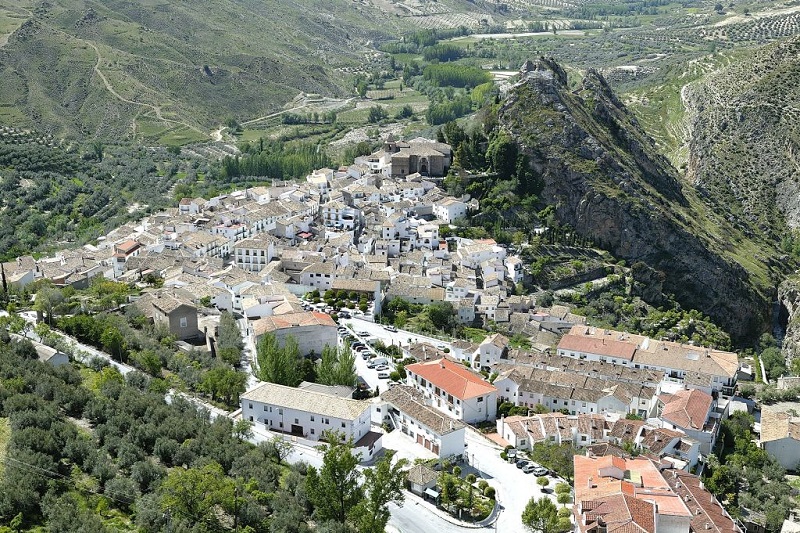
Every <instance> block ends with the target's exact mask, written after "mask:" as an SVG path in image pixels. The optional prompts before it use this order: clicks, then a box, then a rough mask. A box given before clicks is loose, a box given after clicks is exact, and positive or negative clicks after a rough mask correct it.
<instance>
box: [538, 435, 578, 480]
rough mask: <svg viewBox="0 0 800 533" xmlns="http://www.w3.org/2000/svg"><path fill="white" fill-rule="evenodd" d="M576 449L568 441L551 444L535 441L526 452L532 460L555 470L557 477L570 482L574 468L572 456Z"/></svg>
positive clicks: (576, 451)
mask: <svg viewBox="0 0 800 533" xmlns="http://www.w3.org/2000/svg"><path fill="white" fill-rule="evenodd" d="M576 453H579V451H578V450H576V449H575V448H573V447H572V445H571V444H569V443H564V444H552V443H548V442H537V443H535V444H534V445H533V446H532V447H531V450H530V451H529V452H528V456H529V457H530V458H531V460H532V461H534V462H535V463H538V464H540V465H542V466H543V467H545V468H547V469H548V470H551V471H553V472H555V473H556V474H557V475H558V476H559V477H561V478H563V479H566V480H567V481H569V482H572V478H573V476H574V475H575V468H574V465H573V460H572V458H573V457H574V456H575V454H576Z"/></svg>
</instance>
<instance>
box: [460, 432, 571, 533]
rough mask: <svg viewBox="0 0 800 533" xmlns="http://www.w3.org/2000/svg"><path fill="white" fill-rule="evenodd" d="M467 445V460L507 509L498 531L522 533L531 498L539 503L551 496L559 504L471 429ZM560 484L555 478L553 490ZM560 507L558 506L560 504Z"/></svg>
mask: <svg viewBox="0 0 800 533" xmlns="http://www.w3.org/2000/svg"><path fill="white" fill-rule="evenodd" d="M465 437H466V442H467V452H466V455H467V459H468V461H469V463H470V465H471V466H472V467H474V468H475V469H476V470H477V471H478V472H477V473H476V475H480V476H481V477H483V478H484V479H486V481H487V482H488V483H489V484H490V485H491V486H493V487H494V488H495V490H496V491H497V501H498V502H499V503H500V504H501V505H502V506H503V512H502V513H501V514H500V517H499V518H498V520H497V531H503V532H505V531H508V532H518V531H519V532H521V531H525V529H524V527H523V526H522V511H524V510H525V506H526V505H527V504H528V500H530V499H531V497H536V499H539V498H541V497H542V496H547V497H548V498H550V499H551V500H553V503H556V504H557V502H556V496H555V494H548V495H545V494H544V493H542V490H541V487H540V486H539V485H537V484H536V477H535V476H534V475H533V474H526V473H524V472H523V471H522V470H520V469H518V468H516V466H515V465H514V464H512V463H508V462H506V461H503V459H501V458H500V452H501V448H500V447H499V446H498V445H496V444H494V443H492V442H490V441H489V440H487V439H486V438H485V437H483V436H482V435H479V434H478V433H477V432H475V431H474V430H471V429H468V430H467V431H466V433H465ZM558 481H559V480H557V479H555V478H553V477H551V482H550V485H549V486H548V487H549V488H551V489H553V488H555V484H556V483H557V482H558ZM557 505H558V504H557ZM559 507H560V506H559Z"/></svg>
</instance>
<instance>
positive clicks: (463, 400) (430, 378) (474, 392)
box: [405, 359, 497, 423]
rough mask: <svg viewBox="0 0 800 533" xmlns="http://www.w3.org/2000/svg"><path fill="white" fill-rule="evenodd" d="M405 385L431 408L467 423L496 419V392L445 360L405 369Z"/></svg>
mask: <svg viewBox="0 0 800 533" xmlns="http://www.w3.org/2000/svg"><path fill="white" fill-rule="evenodd" d="M405 368H406V373H407V378H406V379H407V383H408V385H410V386H412V387H414V388H415V389H417V390H419V391H420V392H422V394H423V395H424V397H425V399H426V401H430V404H431V407H433V408H435V409H438V410H439V411H441V412H443V413H445V414H447V415H449V416H452V417H453V418H457V419H459V420H463V421H465V422H468V423H474V422H483V421H485V420H494V419H495V418H496V417H497V389H496V388H495V387H494V385H492V384H491V383H489V382H488V381H486V380H484V379H483V377H481V375H480V374H476V373H474V372H472V371H471V370H469V369H468V368H465V367H464V366H463V365H461V364H458V363H454V362H453V361H449V360H447V359H437V360H435V361H424V362H421V363H415V364H413V365H408V366H407V367H405Z"/></svg>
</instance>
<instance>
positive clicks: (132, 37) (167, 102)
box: [0, 0, 477, 140]
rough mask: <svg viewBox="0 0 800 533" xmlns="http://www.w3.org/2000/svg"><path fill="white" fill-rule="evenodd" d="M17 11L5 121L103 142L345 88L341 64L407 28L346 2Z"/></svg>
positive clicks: (1, 96)
mask: <svg viewBox="0 0 800 533" xmlns="http://www.w3.org/2000/svg"><path fill="white" fill-rule="evenodd" d="M451 4H453V5H454V6H453V9H456V10H458V9H461V10H462V11H467V10H470V9H471V10H473V11H477V8H475V7H471V6H472V4H470V3H468V2H466V1H463V0H448V1H446V2H443V5H451ZM462 4H463V5H462ZM10 9H12V8H0V14H2V11H3V10H10ZM13 11H14V13H13V15H14V17H15V19H14V20H16V21H17V23H18V24H19V25H18V27H17V29H16V30H15V31H14V32H13V33H11V35H9V36H8V42H7V44H5V46H3V47H2V48H0V76H2V78H3V84H2V86H1V87H0V120H1V121H4V122H7V123H13V125H16V126H20V127H27V128H37V129H38V130H40V131H42V130H45V131H48V132H51V133H55V134H72V135H74V136H97V137H100V138H108V139H110V138H115V139H117V138H120V137H123V138H125V137H131V136H133V135H136V136H138V137H143V138H146V139H148V140H154V139H158V138H160V137H162V136H164V135H175V136H181V135H183V136H186V137H187V138H189V139H191V138H207V135H208V131H209V130H210V129H211V128H212V127H213V126H214V125H216V124H219V123H220V122H222V121H223V120H225V119H226V118H227V117H235V118H237V119H242V118H252V117H254V116H259V115H263V114H267V113H268V112H271V111H275V110H276V109H280V107H281V106H282V105H283V104H285V103H286V102H287V101H289V100H291V99H292V98H293V97H294V96H296V95H297V93H299V92H308V93H323V94H327V95H342V94H345V92H351V91H350V88H349V87H347V86H346V85H347V84H348V83H349V79H348V78H349V76H348V75H347V74H346V73H345V72H343V70H342V69H344V68H345V67H347V68H348V69H356V68H361V67H367V68H369V67H370V61H371V60H372V59H371V58H372V56H371V55H367V52H368V51H369V49H370V48H369V43H370V42H371V41H372V40H374V39H376V38H381V37H386V36H388V35H391V34H395V33H397V32H398V31H399V29H400V28H404V27H405V28H411V27H412V24H413V20H412V18H408V17H399V16H391V15H390V14H388V13H385V12H384V11H383V10H382V8H381V7H380V6H379V5H377V4H373V3H370V2H352V1H350V0H293V1H291V2H266V1H262V0H210V1H209V0H183V1H180V2H175V1H169V2H168V1H163V0H142V1H137V2H129V1H123V0H102V1H100V0H49V1H46V2H38V1H36V2H34V1H33V0H21V1H20V2H19V4H18V5H15V6H14V8H13ZM1 29H2V28H0V30H1ZM0 44H1V42H0Z"/></svg>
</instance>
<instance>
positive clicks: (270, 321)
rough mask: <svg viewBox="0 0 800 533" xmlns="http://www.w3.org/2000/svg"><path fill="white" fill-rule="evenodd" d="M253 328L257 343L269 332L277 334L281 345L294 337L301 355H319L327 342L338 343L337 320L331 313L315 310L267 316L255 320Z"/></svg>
mask: <svg viewBox="0 0 800 533" xmlns="http://www.w3.org/2000/svg"><path fill="white" fill-rule="evenodd" d="M252 328H253V337H254V340H255V343H256V344H258V341H259V340H261V337H262V336H264V335H266V334H268V333H272V334H274V335H275V339H276V340H277V341H278V344H279V345H280V346H283V345H284V343H285V342H286V339H287V338H288V337H290V336H291V337H294V340H295V341H297V344H298V347H299V349H300V355H308V354H310V353H315V354H317V355H319V354H321V353H322V349H323V348H324V347H325V345H326V344H327V345H328V346H336V345H337V343H338V335H337V334H336V322H334V321H333V319H332V318H331V317H330V316H329V315H326V314H325V313H317V312H314V311H309V312H302V313H286V314H283V315H273V316H266V317H263V318H260V319H258V320H255V321H253V322H252Z"/></svg>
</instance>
